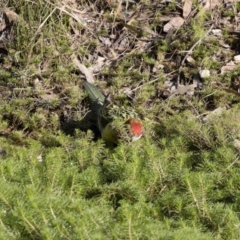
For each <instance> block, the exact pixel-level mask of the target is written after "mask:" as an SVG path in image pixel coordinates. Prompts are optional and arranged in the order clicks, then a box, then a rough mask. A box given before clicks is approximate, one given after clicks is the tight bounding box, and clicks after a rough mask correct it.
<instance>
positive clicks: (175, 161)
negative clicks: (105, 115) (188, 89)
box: [0, 0, 240, 240]
mask: <svg viewBox="0 0 240 240" xmlns="http://www.w3.org/2000/svg"><path fill="white" fill-rule="evenodd" d="M106 2H107V3H106ZM126 2H127V3H126V4H125V5H123V7H124V9H125V10H126V11H130V12H131V11H135V10H136V9H137V5H136V4H134V3H133V2H134V1H126ZM138 2H139V3H138V4H139V6H141V8H142V9H143V11H142V12H143V13H145V14H146V15H147V14H150V13H152V12H153V9H154V8H156V10H154V13H155V16H154V17H152V18H149V19H151V20H149V23H148V22H147V20H146V19H144V18H141V19H144V20H139V22H138V21H136V26H137V27H139V26H140V27H143V25H144V24H146V22H147V24H149V29H150V30H151V31H153V32H155V33H158V34H160V33H161V30H160V29H162V27H163V24H164V23H163V22H161V21H160V20H159V18H160V17H161V13H162V12H163V11H164V10H165V11H166V12H165V13H167V14H174V13H176V11H178V10H179V9H178V4H177V3H175V2H172V3H171V4H170V3H169V4H168V3H163V4H162V5H158V2H157V1H138ZM72 4H73V6H72V8H71V4H70V2H69V6H70V8H64V7H63V3H62V2H61V1H47V0H44V1H42V0H41V1H26V0H21V1H19V0H18V1H17V0H9V1H6V0H5V1H3V9H6V8H11V9H12V10H13V11H15V12H16V13H17V14H18V15H19V20H18V22H17V23H15V24H14V25H13V27H12V32H11V34H12V38H11V40H9V41H6V42H5V43H4V44H5V45H4V47H6V49H7V50H8V54H7V55H6V56H4V58H3V59H2V60H1V69H0V83H1V88H0V90H1V100H0V103H1V104H0V113H1V117H0V118H1V119H0V120H1V121H0V132H1V137H0V146H1V148H3V149H4V151H3V153H2V155H1V158H2V159H1V162H0V180H1V184H0V209H1V210H0V238H1V239H34V240H36V239H49V240H50V239H132V240H133V239H164V240H167V239H184V240H186V239H189V240H192V239H199V240H200V239H201V240H202V239H239V238H240V228H239V224H240V221H239V217H240V216H239V212H240V207H239V206H240V202H239V198H240V188H239V187H238V185H239V181H240V177H239V170H240V166H239V152H238V150H237V149H236V147H235V145H234V143H235V141H236V140H237V139H239V137H240V123H239V119H240V111H239V106H238V105H239V104H238V103H239V96H238V95H237V94H231V92H230V93H229V91H228V92H227V91H224V90H223V89H222V88H217V87H216V82H217V83H218V82H220V83H221V84H226V85H227V86H230V85H231V79H232V78H234V77H236V75H237V73H236V72H235V73H234V72H233V73H229V75H227V76H225V77H223V76H220V75H219V74H218V73H216V72H214V73H213V74H212V76H211V79H206V80H205V81H204V88H203V89H201V91H200V90H199V91H196V94H195V95H194V96H189V95H176V96H173V97H170V98H164V96H162V91H163V88H164V82H165V80H166V73H167V72H174V73H173V75H171V76H173V77H176V74H175V73H176V72H177V71H178V70H179V68H180V67H182V70H181V76H183V78H182V79H181V80H183V81H185V82H191V81H192V80H191V76H192V74H195V73H196V71H197V69H199V67H200V68H211V69H214V70H216V69H218V68H219V67H220V63H219V61H218V60H217V59H212V58H211V57H212V55H213V54H214V53H215V52H216V49H218V47H219V43H218V42H216V41H215V40H211V39H210V40H209V39H208V41H207V42H205V43H204V44H199V45H198V46H197V47H196V48H195V49H194V51H193V53H192V56H193V57H194V59H195V60H196V63H195V65H191V64H186V65H185V66H180V65H179V57H180V59H182V58H183V57H184V56H185V53H186V51H188V50H189V49H190V48H191V47H192V46H193V45H194V43H196V42H197V41H198V40H199V39H201V38H202V37H203V36H204V33H205V32H206V30H207V29H208V27H209V25H208V21H210V17H211V16H210V15H209V14H207V13H205V14H204V13H201V14H202V15H199V16H198V18H197V17H196V19H191V20H190V21H189V24H188V25H186V26H183V27H182V28H181V29H179V30H178V31H176V32H174V33H173V35H172V36H171V41H170V42H171V44H170V42H169V39H162V38H161V37H159V38H156V37H155V38H151V40H149V38H148V41H149V46H150V50H149V51H148V50H144V51H141V50H140V49H141V45H139V46H137V47H136V46H135V45H134V44H135V43H136V42H137V39H138V38H140V37H143V40H144V37H146V36H147V37H149V33H148V32H146V31H145V30H144V29H143V28H142V29H141V28H140V29H139V28H137V27H136V28H135V27H133V28H129V29H128V28H127V27H126V26H124V24H123V23H124V21H123V17H122V15H120V14H119V15H118V14H117V13H116V14H115V15H112V14H111V11H116V9H118V4H116V5H114V4H113V3H112V5H111V1H102V0H99V1H83V2H79V3H77V2H75V1H72ZM74 4H76V5H74ZM76 6H77V7H78V9H77V10H78V11H80V12H81V14H80V15H79V17H83V18H84V17H85V18H86V19H87V16H86V12H87V11H89V9H90V10H91V11H90V13H91V14H90V13H89V16H88V17H89V19H90V18H91V19H95V21H101V24H99V23H98V22H97V23H96V25H94V27H95V28H94V29H91V27H92V25H91V23H93V22H94V21H92V22H91V21H90V20H89V21H88V22H89V24H90V25H89V26H88V25H86V26H84V25H82V24H81V23H80V22H78V21H77V20H76V19H77V18H76V15H74V14H79V12H77V11H75V12H74V11H73V9H74V7H76ZM194 7H196V8H197V7H198V5H197V3H196V1H194ZM84 9H87V10H86V12H84ZM65 10H66V11H65ZM160 10H161V11H160ZM101 11H102V12H101ZM222 11H223V10H222ZM160 12H161V13H160ZM139 14H140V13H139ZM74 16H75V18H74ZM86 19H85V20H86ZM96 19H97V20H96ZM141 21H143V22H141ZM144 21H146V22H144ZM126 29H127V30H126ZM124 31H125V32H124ZM110 35H111V36H112V38H114V37H116V36H120V35H121V36H125V38H127V39H128V40H129V41H128V44H129V45H128V48H127V49H125V50H124V51H123V52H121V50H119V51H120V53H119V52H117V49H118V48H117V47H116V49H114V50H113V49H112V51H107V50H106V49H107V48H108V47H107V46H105V47H103V45H102V42H101V41H103V40H104V38H106V37H107V36H110ZM100 37H101V39H103V40H101V41H100V40H99V39H100ZM229 38H230V37H229V35H227V34H226V39H228V41H231V40H232V39H229ZM110 39H111V38H110ZM121 47H123V45H120V47H119V49H120V48H121ZM100 48H101V50H99V49H100ZM114 51H115V52H114ZM99 52H100V53H101V54H100V55H101V56H104V57H106V58H107V56H108V57H109V59H110V60H109V59H108V60H109V61H110V62H111V64H106V66H105V67H104V68H103V69H102V70H101V72H100V73H97V74H96V75H95V78H96V84H98V85H99V86H100V87H101V88H102V89H103V91H104V92H105V93H109V92H111V93H113V95H115V97H116V99H119V100H120V101H122V102H123V103H125V102H131V105H132V106H134V107H135V108H136V111H137V112H138V114H139V115H140V117H141V118H142V120H143V123H144V136H143V137H142V139H140V140H139V141H137V142H134V143H132V144H127V143H126V144H125V143H121V144H119V145H118V146H117V147H116V148H114V149H109V148H106V146H105V144H104V142H103V141H102V140H101V139H99V136H98V133H96V126H94V121H93V119H92V117H91V113H89V105H88V102H87V96H86V93H84V91H83V89H82V83H83V81H84V77H83V76H82V74H81V72H80V71H79V70H78V69H76V66H74V64H73V62H72V54H76V55H77V56H78V59H79V61H80V62H81V63H83V64H85V65H86V66H87V67H90V66H92V65H93V64H94V59H96V57H97V56H98V53H99ZM116 53H117V54H119V55H118V58H117V59H114V57H116ZM107 54H109V55H107ZM111 54H112V55H111ZM224 54H225V55H224V57H226V59H230V58H231V57H232V56H231V54H230V53H227V52H225V53H224ZM157 63H160V64H162V65H163V67H164V69H163V68H156V70H154V71H153V69H154V67H156V65H157ZM174 74H175V75H174ZM129 89H130V90H132V89H134V90H132V91H130V92H131V94H126V93H128V90H129ZM218 107H222V108H224V109H225V110H223V111H222V113H221V114H220V115H211V114H209V113H210V112H211V111H212V110H214V109H216V108H218ZM89 114H90V117H89ZM206 116H208V119H207V120H206V119H204V117H206ZM86 119H87V120H86ZM5 151H6V152H5Z"/></svg>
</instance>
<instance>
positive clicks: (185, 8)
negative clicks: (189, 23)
mask: <svg viewBox="0 0 240 240" xmlns="http://www.w3.org/2000/svg"><path fill="white" fill-rule="evenodd" d="M191 10H192V0H186V1H185V2H184V5H183V17H184V18H187V17H188V15H189V14H190V13H191Z"/></svg>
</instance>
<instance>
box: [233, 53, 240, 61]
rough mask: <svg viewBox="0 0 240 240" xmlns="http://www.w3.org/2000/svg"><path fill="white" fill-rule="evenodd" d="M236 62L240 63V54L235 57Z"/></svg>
mask: <svg viewBox="0 0 240 240" xmlns="http://www.w3.org/2000/svg"><path fill="white" fill-rule="evenodd" d="M233 59H234V62H235V63H240V55H236V56H234V57H233Z"/></svg>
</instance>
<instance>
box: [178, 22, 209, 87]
mask: <svg viewBox="0 0 240 240" xmlns="http://www.w3.org/2000/svg"><path fill="white" fill-rule="evenodd" d="M212 29H213V25H212V26H211V27H210V28H209V29H208V31H207V32H206V34H205V35H204V36H203V37H202V38H200V39H199V40H198V41H197V42H196V43H194V44H193V46H192V47H191V48H190V50H189V51H188V52H187V54H186V55H185V57H184V58H183V60H182V62H181V65H180V66H183V64H184V63H185V61H186V59H187V57H188V56H189V55H190V54H191V53H192V51H193V49H194V48H195V47H196V46H197V45H198V44H200V43H201V41H202V40H203V39H204V38H205V37H207V35H208V34H209V33H210V32H211V30H212ZM180 72H181V70H180V68H179V70H178V79H177V83H179V80H180Z"/></svg>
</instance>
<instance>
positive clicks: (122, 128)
mask: <svg viewBox="0 0 240 240" xmlns="http://www.w3.org/2000/svg"><path fill="white" fill-rule="evenodd" d="M83 86H84V89H85V91H86V92H87V93H88V96H89V98H90V102H91V105H92V110H93V112H94V114H95V115H96V120H97V127H98V129H99V131H100V133H101V137H102V139H103V141H104V142H105V143H107V144H109V145H117V144H118V143H119V142H120V141H127V142H133V141H137V140H138V139H140V138H141V137H142V134H143V124H142V122H141V121H140V119H139V118H138V116H137V114H136V113H135V112H134V111H133V110H132V109H128V108H126V107H123V106H117V105H116V104H113V103H112V101H111V99H110V95H107V96H105V95H104V94H103V93H102V91H101V90H100V89H99V88H98V87H96V86H95V85H94V84H92V83H89V82H87V81H84V83H83Z"/></svg>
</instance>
